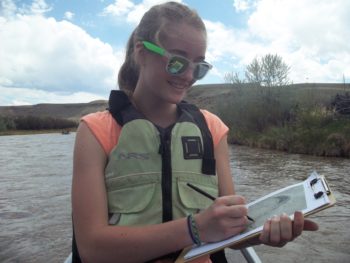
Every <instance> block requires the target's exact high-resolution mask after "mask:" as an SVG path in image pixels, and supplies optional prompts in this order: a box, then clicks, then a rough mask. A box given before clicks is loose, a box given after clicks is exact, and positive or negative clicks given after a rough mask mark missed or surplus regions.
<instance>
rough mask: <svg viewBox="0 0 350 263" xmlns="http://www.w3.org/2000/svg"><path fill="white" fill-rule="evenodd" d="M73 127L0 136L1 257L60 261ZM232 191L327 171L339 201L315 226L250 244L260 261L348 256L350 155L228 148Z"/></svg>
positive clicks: (256, 191) (67, 236)
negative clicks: (286, 238)
mask: <svg viewBox="0 0 350 263" xmlns="http://www.w3.org/2000/svg"><path fill="white" fill-rule="evenodd" d="M74 136H75V135H74V133H72V134H69V135H61V134H46V135H26V136H2V137H0V229H1V232H0V262H29V263H30V262H36V263H37V262H62V261H63V260H64V259H65V257H66V256H67V255H68V254H69V252H70V247H71V218H70V213H71V207H70V189H71V185H70V184H71V174H72V150H73V143H74ZM231 150H232V151H231V157H232V160H231V163H232V169H233V174H234V180H235V185H236V191H237V192H238V193H239V194H242V195H244V196H245V197H246V199H247V201H248V202H250V201H252V200H254V199H256V198H258V197H261V196H262V195H265V194H267V193H269V192H271V191H272V190H276V189H278V188H280V187H284V186H287V185H289V184H293V183H296V182H298V181H300V180H304V179H305V178H306V177H307V176H308V175H309V173H310V172H311V171H313V170H317V171H318V173H319V174H322V175H325V176H326V178H327V180H328V182H329V183H330V186H331V188H332V189H333V190H334V192H335V195H336V198H337V205H336V206H335V207H333V208H330V209H328V210H325V211H322V212H320V213H319V214H317V215H315V216H313V218H314V219H315V220H316V221H317V222H318V223H319V224H320V231H318V232H314V233H307V234H304V235H303V236H302V237H300V238H298V239H297V240H296V241H295V242H293V243H291V244H288V245H287V246H286V247H284V248H282V249H276V248H270V247H266V246H258V247H256V251H257V252H258V254H259V256H260V257H261V258H262V260H263V262H327V263H328V262H349V261H348V258H349V256H350V251H349V248H350V222H349V219H350V194H349V192H350V187H349V186H350V179H349V167H350V160H349V159H332V158H319V157H312V156H304V155H290V154H286V153H281V152H275V151H265V150H258V149H251V148H247V147H238V146H233V147H231Z"/></svg>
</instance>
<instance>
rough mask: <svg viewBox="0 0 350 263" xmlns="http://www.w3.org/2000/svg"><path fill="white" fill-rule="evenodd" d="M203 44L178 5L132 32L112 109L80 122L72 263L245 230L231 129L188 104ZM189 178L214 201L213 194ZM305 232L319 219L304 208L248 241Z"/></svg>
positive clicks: (197, 24)
mask: <svg viewBox="0 0 350 263" xmlns="http://www.w3.org/2000/svg"><path fill="white" fill-rule="evenodd" d="M206 43H207V41H206V29H205V26H204V23H203V21H202V20H201V19H200V18H199V16H198V15H197V13H196V12H195V11H193V10H190V9H189V8H188V7H187V6H185V5H182V4H179V3H174V2H168V3H165V4H161V5H157V6H154V7H152V8H151V9H150V10H149V11H148V12H147V13H146V14H145V15H144V16H143V18H142V20H141V21H140V24H139V25H138V26H137V28H136V29H135V30H134V32H133V34H132V35H131V37H130V39H129V42H128V46H127V52H126V59H125V62H124V64H123V66H122V68H121V70H120V72H119V79H118V82H119V88H120V90H119V91H112V93H111V96H110V100H109V110H108V111H105V112H99V113H94V114H90V115H87V116H85V117H83V118H82V122H81V123H80V125H79V128H78V132H77V136H76V143H75V150H74V171H73V186H72V206H73V225H74V233H75V238H76V245H77V247H75V249H74V253H73V254H74V258H75V260H79V255H80V258H81V260H82V261H83V262H123V263H126V262H147V261H151V262H173V261H174V260H175V258H176V256H177V255H178V253H177V252H178V251H181V250H182V249H183V248H185V247H188V246H190V245H193V244H200V243H201V242H213V241H219V240H223V239H225V238H228V237H230V236H233V235H236V234H238V233H240V232H241V231H243V230H244V229H245V228H246V225H247V223H248V219H247V208H246V206H245V200H244V198H243V197H242V196H239V195H235V192H234V186H233V183H232V177H231V171H230V165H229V154H228V146H227V141H226V136H227V132H228V128H227V127H226V125H225V124H223V122H222V121H221V120H220V119H219V118H218V117H217V116H215V115H213V114H212V113H210V112H208V111H205V110H198V109H197V108H196V107H194V106H192V105H189V104H186V103H183V102H182V100H183V98H184V96H185V94H186V92H187V90H188V89H189V88H190V87H191V86H192V85H193V83H194V82H195V81H196V80H198V79H201V78H203V77H204V76H205V75H206V73H207V72H208V71H209V70H210V69H211V67H212V66H211V65H210V64H209V63H207V62H205V52H206ZM187 183H191V184H193V185H195V186H197V187H199V188H201V189H202V190H205V191H207V192H209V193H210V194H212V195H214V196H216V197H217V198H216V199H215V201H211V200H209V199H208V198H206V197H204V196H202V195H200V194H199V193H198V192H196V191H194V190H193V189H192V188H190V187H189V186H188V185H187ZM303 229H306V230H316V229H317V225H316V224H315V223H313V222H311V221H307V220H305V221H304V219H303V217H302V214H301V213H296V214H295V218H294V221H291V220H290V219H289V217H288V216H283V215H282V216H276V217H274V218H272V219H271V220H268V221H267V222H266V223H265V225H264V229H263V232H262V234H261V235H260V237H259V238H257V239H256V240H254V241H253V242H250V244H246V246H248V245H252V244H259V243H264V244H268V245H273V246H283V245H284V244H286V243H287V242H288V241H291V240H293V239H294V238H295V237H297V236H299V235H300V234H301V232H302V230H303ZM74 241H75V240H74ZM78 254H79V255H78ZM197 262H211V259H210V258H209V256H204V257H202V258H200V259H198V261H197Z"/></svg>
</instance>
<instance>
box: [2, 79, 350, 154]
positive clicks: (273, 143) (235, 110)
mask: <svg viewBox="0 0 350 263" xmlns="http://www.w3.org/2000/svg"><path fill="white" fill-rule="evenodd" d="M186 100H187V101H189V102H192V103H194V104H196V105H197V106H198V107H200V108H203V109H208V110H210V111H212V112H213V113H215V114H217V115H218V116H219V117H220V118H221V119H222V120H223V121H224V122H225V123H226V125H227V126H228V127H229V128H230V132H229V135H228V142H229V143H231V144H239V145H246V146H250V147H257V148H264V149H271V150H279V151H285V152H288V153H299V154H309V155H316V156H326V157H345V158H349V157H350V85H349V84H345V83H344V84H325V83H321V84H317V83H309V84H291V85H287V86H278V87H266V86H258V85H254V84H249V83H240V84H216V85H214V84H211V85H198V86H195V87H193V88H192V89H191V90H190V91H189V93H188V96H187V98H186ZM106 105H107V102H106V101H104V102H103V101H97V102H91V103H86V104H79V105H78V104H74V105H73V104H72V105H68V106H67V104H62V107H61V108H57V107H58V105H57V104H55V106H54V107H56V108H55V112H59V114H60V118H53V117H45V116H39V117H38V116H37V117H33V116H26V117H23V116H22V117H19V116H15V115H13V114H12V115H11V116H9V115H5V114H4V112H2V111H1V108H5V107H0V136H1V135H19V134H37V133H49V132H55V133H62V132H63V131H65V130H68V131H69V132H73V131H75V130H76V128H77V126H78V120H79V118H80V117H81V116H83V115H85V114H87V113H90V112H95V111H98V110H103V109H105V107H106ZM78 106H79V107H78ZM16 107H21V106H13V107H11V110H12V111H13V109H14V108H16ZM33 107H35V105H34V106H33ZM41 107H42V105H41ZM7 108H9V107H7ZM64 109H67V112H65V111H64ZM68 109H70V110H68ZM71 109H74V114H75V115H74V116H71V115H69V114H71V113H72V112H73V111H72V110H71ZM7 110H8V109H7ZM47 110H49V109H47ZM42 113H43V110H42V109H40V110H39V111H38V113H37V115H38V114H42ZM78 113H79V114H78ZM52 115H54V114H52V113H51V116H52ZM64 115H65V116H64ZM5 116H6V117H5ZM16 120H17V122H16ZM20 120H21V122H20ZM28 120H31V121H29V122H28ZM19 123H22V126H20V125H19ZM28 123H31V124H33V123H34V124H33V125H34V126H35V125H36V126H35V128H34V126H30V125H29V126H27V127H26V128H23V124H25V125H28ZM43 123H46V124H45V125H46V126H45V125H43ZM55 125H59V126H55ZM20 127H22V128H20ZM28 127H29V128H28Z"/></svg>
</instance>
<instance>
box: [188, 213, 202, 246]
mask: <svg viewBox="0 0 350 263" xmlns="http://www.w3.org/2000/svg"><path fill="white" fill-rule="evenodd" d="M187 228H188V232H189V235H190V237H191V240H192V242H193V243H194V244H196V245H197V246H200V245H201V244H202V241H201V237H200V233H199V228H198V225H197V222H196V220H195V217H194V215H192V214H190V215H188V216H187Z"/></svg>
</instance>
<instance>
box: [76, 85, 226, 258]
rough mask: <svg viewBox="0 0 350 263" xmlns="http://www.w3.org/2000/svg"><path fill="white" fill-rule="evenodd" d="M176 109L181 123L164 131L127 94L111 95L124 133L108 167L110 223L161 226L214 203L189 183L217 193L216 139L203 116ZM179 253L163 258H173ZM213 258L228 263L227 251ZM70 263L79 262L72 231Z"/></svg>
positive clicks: (188, 108) (113, 110)
mask: <svg viewBox="0 0 350 263" xmlns="http://www.w3.org/2000/svg"><path fill="white" fill-rule="evenodd" d="M178 110H179V118H178V121H177V122H176V123H175V124H174V125H172V126H171V127H169V128H168V129H164V130H162V129H159V128H157V127H156V126H155V125H154V124H152V123H151V122H149V121H148V120H146V119H145V118H144V116H142V115H141V114H140V113H138V112H137V110H136V109H135V108H134V107H133V105H132V104H131V103H130V101H129V99H128V97H127V96H126V94H125V93H124V92H122V91H118V90H113V91H112V92H111V94H110V98H109V111H110V113H111V114H112V116H113V117H114V119H115V120H116V121H117V123H118V124H119V125H121V126H122V129H121V133H120V134H119V138H118V143H117V145H116V146H115V147H114V149H113V150H112V151H111V153H110V155H109V157H108V164H107V166H106V169H105V182H106V188H107V195H108V210H109V214H110V220H109V223H110V224H113V225H147V224H158V223H162V222H167V221H170V220H172V219H176V218H180V217H185V216H187V215H188V214H190V213H196V212H198V211H199V210H201V209H205V208H207V207H208V206H210V204H211V203H212V201H211V200H210V199H208V198H206V197H204V196H202V195H201V194H199V193H197V192H195V191H194V190H192V189H191V188H190V187H188V186H187V185H186V184H187V182H189V183H192V184H194V185H196V186H198V187H199V188H201V189H202V190H204V191H206V192H208V193H210V194H211V195H213V196H217V195H218V183H217V176H216V168H215V159H214V149H213V139H212V136H211V133H210V131H209V128H208V126H207V124H206V121H205V118H204V116H203V114H202V113H201V112H200V111H199V109H198V108H197V107H195V106H194V105H191V104H188V103H185V102H183V103H180V104H178ZM178 253H179V252H177V253H176V252H175V253H171V254H168V255H165V256H164V257H163V258H173V259H175V258H176V257H177V255H178ZM210 258H211V260H212V262H213V263H216V262H220V263H224V262H227V260H226V258H225V254H224V252H223V251H218V252H216V253H214V254H212V255H211V256H210ZM72 262H73V263H81V259H80V256H79V251H78V248H77V245H76V241H75V235H74V231H73V240H72Z"/></svg>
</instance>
